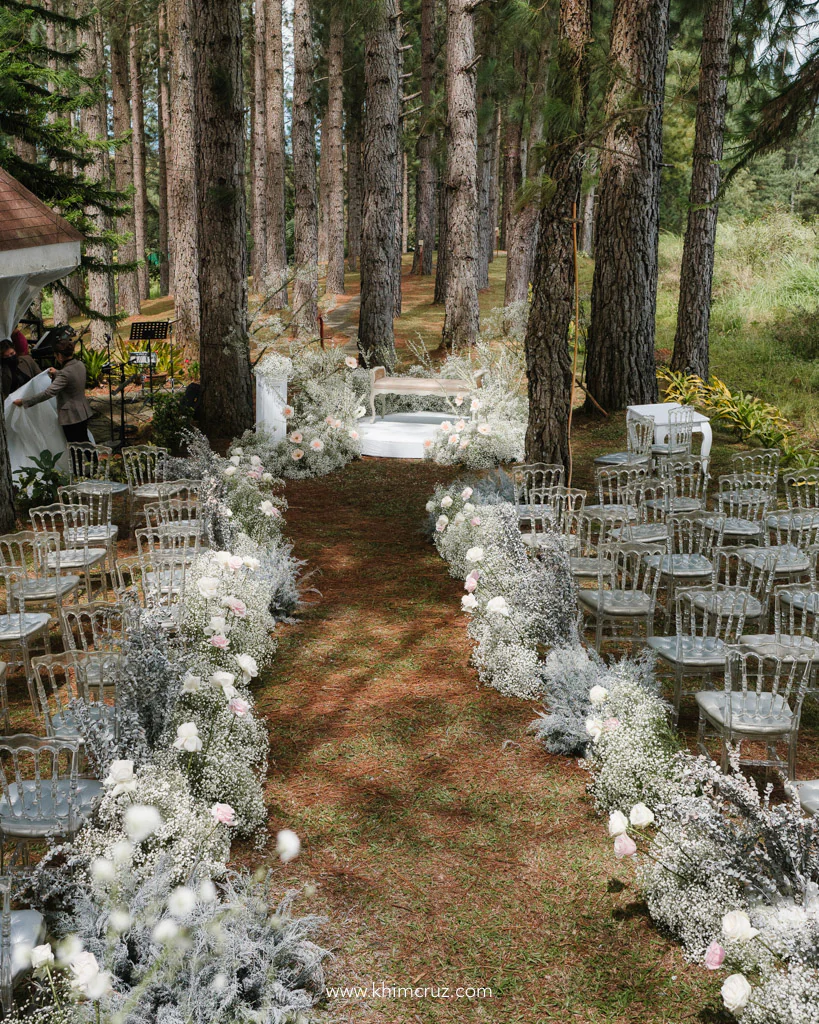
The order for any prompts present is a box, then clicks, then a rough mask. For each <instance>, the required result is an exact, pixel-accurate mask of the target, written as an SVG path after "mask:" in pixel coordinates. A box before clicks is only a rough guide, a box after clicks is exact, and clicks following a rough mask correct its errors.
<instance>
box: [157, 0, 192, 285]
mask: <svg viewBox="0 0 819 1024" xmlns="http://www.w3.org/2000/svg"><path fill="white" fill-rule="evenodd" d="M186 2H187V3H188V4H189V5H190V4H191V3H192V2H193V0H186ZM191 17H192V15H191ZM158 26H159V44H158V47H157V64H158V74H157V90H158V94H157V115H158V118H159V122H160V130H161V133H162V139H163V142H164V149H165V174H166V178H165V180H166V189H165V195H166V199H167V204H166V205H167V210H166V217H167V236H166V243H167V245H166V248H165V251H166V252H167V254H168V290H169V291H170V292H174V291H175V281H174V261H175V259H176V236H175V232H176V219H175V217H174V211H173V189H172V181H171V177H172V172H173V162H172V161H173V155H172V152H171V146H172V144H173V141H174V134H173V131H172V127H173V128H175V127H176V124H177V115H176V110H175V109H174V114H173V117H172V116H171V106H172V104H171V72H172V70H173V64H174V63H175V59H174V62H173V63H172V62H171V51H170V50H169V49H168V0H160V3H159V10H158ZM188 31H189V32H190V22H189V27H188ZM173 45H174V53H175V54H176V52H177V51H179V50H180V46H179V44H178V42H177V40H176V38H175V37H174V44H173ZM190 45H191V44H190V43H189V44H188V46H189V47H190ZM191 102H192V101H191ZM173 106H174V108H175V107H176V103H175V102H174V104H173Z"/></svg>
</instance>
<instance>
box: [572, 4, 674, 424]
mask: <svg viewBox="0 0 819 1024" xmlns="http://www.w3.org/2000/svg"><path fill="white" fill-rule="evenodd" d="M668 8H669V4H668V0H615V3H614V8H613V12H612V22H611V58H610V59H611V61H612V64H613V65H614V67H613V71H612V79H611V84H610V86H609V89H608V94H607V96H606V104H605V115H606V122H607V124H608V128H607V130H606V132H605V136H604V139H603V146H602V154H601V159H600V183H599V186H598V205H597V215H596V220H595V230H596V235H597V240H596V243H595V250H596V254H595V265H594V280H593V284H592V311H591V325H590V329H589V338H588V344H587V352H586V378H587V385H588V388H589V391H590V392H591V394H592V395H593V396H594V398H595V399H597V401H598V402H599V403H600V405H602V407H603V408H604V409H606V410H607V411H609V410H614V409H623V408H625V407H626V406H627V405H632V404H643V403H650V402H656V400H657V376H656V369H655V359H654V329H655V313H656V307H657V250H658V244H659V228H660V171H661V168H662V118H663V98H664V89H665V69H666V58H667V56H668Z"/></svg>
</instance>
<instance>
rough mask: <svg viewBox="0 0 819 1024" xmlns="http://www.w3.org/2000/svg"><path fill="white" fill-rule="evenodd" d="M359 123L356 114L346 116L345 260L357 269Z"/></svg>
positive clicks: (359, 204) (359, 160)
mask: <svg viewBox="0 0 819 1024" xmlns="http://www.w3.org/2000/svg"><path fill="white" fill-rule="evenodd" d="M361 177H362V169H361V121H360V120H359V116H358V113H357V112H356V115H355V116H353V115H352V114H351V113H349V112H348V115H347V260H348V262H349V265H350V270H355V269H356V268H357V267H358V258H359V255H360V253H361V201H362V196H361V188H362V181H361Z"/></svg>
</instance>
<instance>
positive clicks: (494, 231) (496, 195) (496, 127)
mask: <svg viewBox="0 0 819 1024" xmlns="http://www.w3.org/2000/svg"><path fill="white" fill-rule="evenodd" d="M500 133H501V109H500V103H496V104H495V117H494V123H493V125H492V168H491V172H490V174H491V181H490V185H489V228H490V231H489V239H488V241H489V254H488V261H489V262H490V263H491V262H492V261H493V260H494V259H495V248H496V245H497V238H498V206H499V201H500V180H499V173H500V137H501V136H500Z"/></svg>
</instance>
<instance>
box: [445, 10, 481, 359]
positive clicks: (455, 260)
mask: <svg viewBox="0 0 819 1024" xmlns="http://www.w3.org/2000/svg"><path fill="white" fill-rule="evenodd" d="M474 62H475V15H474V14H473V10H472V5H471V3H470V0H448V3H447V75H446V98H447V166H446V183H445V187H446V190H447V195H448V201H447V207H448V209H447V235H446V243H447V254H446V269H447V283H446V301H445V313H444V330H443V342H444V344H446V345H450V346H452V347H453V348H459V347H461V346H464V345H472V344H474V343H475V342H476V341H477V339H478V267H477V258H476V257H477V253H478V146H477V137H478V115H477V109H476V97H475V78H476V69H475V63H474Z"/></svg>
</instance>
